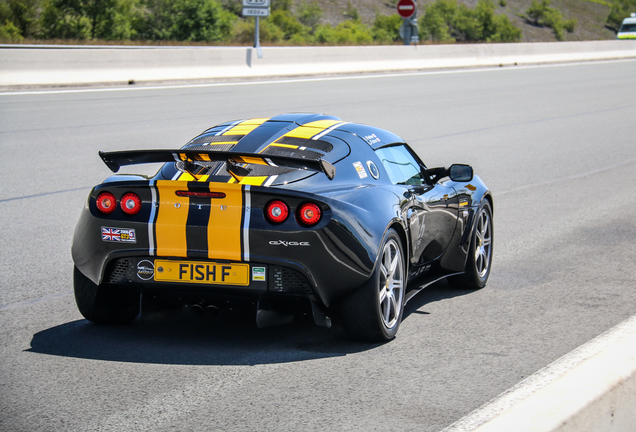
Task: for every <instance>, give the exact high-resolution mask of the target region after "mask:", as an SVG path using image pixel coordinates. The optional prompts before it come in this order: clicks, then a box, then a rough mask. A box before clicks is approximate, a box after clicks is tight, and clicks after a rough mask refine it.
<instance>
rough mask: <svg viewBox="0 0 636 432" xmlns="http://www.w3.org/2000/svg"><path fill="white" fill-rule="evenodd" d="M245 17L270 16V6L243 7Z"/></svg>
mask: <svg viewBox="0 0 636 432" xmlns="http://www.w3.org/2000/svg"><path fill="white" fill-rule="evenodd" d="M243 16H244V17H267V16H269V8H254V7H252V8H243Z"/></svg>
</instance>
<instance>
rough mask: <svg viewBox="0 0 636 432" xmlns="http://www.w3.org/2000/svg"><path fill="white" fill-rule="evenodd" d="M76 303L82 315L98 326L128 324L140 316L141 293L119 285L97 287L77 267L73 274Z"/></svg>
mask: <svg viewBox="0 0 636 432" xmlns="http://www.w3.org/2000/svg"><path fill="white" fill-rule="evenodd" d="M73 288H74V291H75V303H76V304H77V308H78V309H79V311H80V313H81V314H82V315H83V316H84V318H86V319H87V320H89V321H92V322H94V323H96V324H128V323H130V322H132V321H133V320H134V319H135V318H137V316H138V315H139V310H140V306H141V296H140V292H139V290H138V289H136V288H131V289H127V288H123V287H120V286H118V285H107V284H104V285H96V284H94V283H93V281H91V280H90V279H89V278H87V277H86V276H84V275H83V274H82V272H81V271H79V269H78V268H77V267H75V268H74V272H73Z"/></svg>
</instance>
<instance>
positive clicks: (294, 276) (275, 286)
mask: <svg viewBox="0 0 636 432" xmlns="http://www.w3.org/2000/svg"><path fill="white" fill-rule="evenodd" d="M270 269H271V276H270V280H271V281H272V283H271V286H270V289H271V290H272V291H274V292H279V293H290V294H312V293H313V290H312V289H311V285H310V284H309V281H308V280H307V278H306V277H305V276H304V275H303V274H302V273H300V272H299V271H296V270H293V269H290V268H286V267H278V266H272V267H270Z"/></svg>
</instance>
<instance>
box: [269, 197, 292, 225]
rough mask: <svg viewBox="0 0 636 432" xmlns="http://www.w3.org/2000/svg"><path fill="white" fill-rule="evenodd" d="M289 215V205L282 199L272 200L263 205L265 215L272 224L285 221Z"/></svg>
mask: <svg viewBox="0 0 636 432" xmlns="http://www.w3.org/2000/svg"><path fill="white" fill-rule="evenodd" d="M287 216H289V207H287V204H285V203H284V202H282V201H279V200H274V201H271V202H270V203H269V204H267V205H266V206H265V217H266V218H267V220H268V221H270V222H271V223H273V224H279V223H283V222H285V220H286V219H287Z"/></svg>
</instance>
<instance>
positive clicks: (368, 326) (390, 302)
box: [340, 229, 406, 342]
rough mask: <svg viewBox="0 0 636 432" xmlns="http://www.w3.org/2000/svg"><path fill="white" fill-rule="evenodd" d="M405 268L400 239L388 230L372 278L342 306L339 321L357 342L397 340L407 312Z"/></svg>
mask: <svg viewBox="0 0 636 432" xmlns="http://www.w3.org/2000/svg"><path fill="white" fill-rule="evenodd" d="M405 289H406V266H405V262H404V253H403V249H402V242H401V240H400V236H399V235H398V234H397V232H396V231H395V230H394V229H389V230H388V231H387V233H386V235H385V237H384V241H383V242H382V247H381V248H380V253H379V254H378V259H377V262H376V265H375V270H374V271H373V274H372V275H371V278H370V279H369V280H368V281H367V282H366V283H365V284H364V285H363V286H362V287H361V288H359V289H358V290H356V291H354V292H353V293H351V294H350V295H349V296H347V297H345V298H344V299H343V300H342V302H341V305H340V306H341V307H340V320H341V322H342V326H343V328H344V330H345V332H346V334H347V335H348V336H349V337H350V338H352V339H356V340H363V341H368V342H385V341H388V340H391V339H393V338H394V337H395V335H396V333H397V331H398V328H399V327H400V323H401V321H402V313H403V312H404V294H405Z"/></svg>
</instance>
